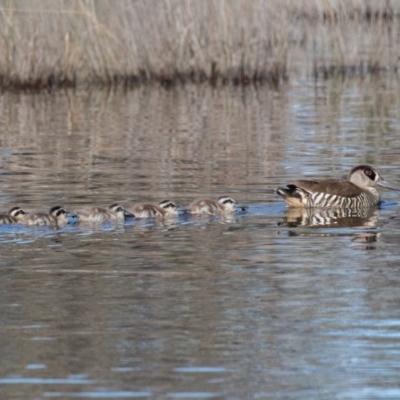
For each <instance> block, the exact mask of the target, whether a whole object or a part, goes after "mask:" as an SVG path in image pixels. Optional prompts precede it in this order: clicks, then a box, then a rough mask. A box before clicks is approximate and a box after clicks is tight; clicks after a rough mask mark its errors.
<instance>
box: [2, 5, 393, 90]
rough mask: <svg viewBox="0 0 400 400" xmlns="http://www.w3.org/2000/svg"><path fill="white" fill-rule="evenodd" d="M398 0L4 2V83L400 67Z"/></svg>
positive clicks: (232, 79) (255, 77)
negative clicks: (377, 0)
mask: <svg viewBox="0 0 400 400" xmlns="http://www.w3.org/2000/svg"><path fill="white" fill-rule="evenodd" d="M399 21H400V3H399V2H397V1H396V0H387V1H379V2H376V1H373V0H371V1H367V0H269V1H265V0H254V1H248V0H229V1H228V0H215V1H206V0H200V1H199V0H163V1H159V0H137V1H131V0H118V1H107V0H101V1H96V0H29V1H28V0H15V1H14V0H13V1H11V0H3V1H0V87H2V88H11V89H12V88H33V89H34V88H51V87H62V86H77V85H91V86H93V85H100V86H114V85H117V86H119V85H123V86H128V87H129V86H132V85H135V84H139V83H143V82H152V81H156V82H161V83H164V84H175V83H184V82H188V81H190V82H210V83H211V84H224V83H234V84H249V83H258V82H269V83H273V84H279V83H281V82H282V81H285V80H287V79H289V78H290V79H300V78H309V77H315V78H325V79H326V78H329V77H331V76H332V75H346V76H348V75H354V74H356V75H364V74H373V73H377V72H382V71H385V72H391V73H396V72H397V69H398V67H397V64H398V54H400V52H399V50H400V45H399V39H398V35H397V32H398V31H399V28H400V27H399Z"/></svg>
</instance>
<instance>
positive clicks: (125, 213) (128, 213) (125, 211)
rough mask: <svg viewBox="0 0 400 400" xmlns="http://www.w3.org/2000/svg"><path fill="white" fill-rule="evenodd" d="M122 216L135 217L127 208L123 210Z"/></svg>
mask: <svg viewBox="0 0 400 400" xmlns="http://www.w3.org/2000/svg"><path fill="white" fill-rule="evenodd" d="M124 216H125V218H135V216H134V215H133V214H132V213H131V212H129V211H128V210H124Z"/></svg>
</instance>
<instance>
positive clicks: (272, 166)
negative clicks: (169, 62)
mask: <svg viewBox="0 0 400 400" xmlns="http://www.w3.org/2000/svg"><path fill="white" fill-rule="evenodd" d="M398 93H400V91H399V90H398V83H397V82H396V81H395V82H387V81H363V82H356V81H349V82H344V83H343V82H331V83H326V84H319V85H317V86H315V85H314V84H313V82H297V83H296V82H295V83H293V84H292V85H291V86H290V87H287V88H284V90H282V91H273V90H271V89H268V88H267V87H259V88H245V89H242V88H227V87H226V88H220V89H209V88H204V87H190V86H189V87H186V88H181V89H177V90H164V89H159V88H151V89H146V88H142V89H138V90H135V91H130V92H91V93H88V92H74V91H67V92H56V93H48V94H40V95H30V94H3V95H2V96H1V97H0V108H1V120H0V129H1V133H2V134H1V136H0V174H1V180H0V182H1V200H2V210H3V211H7V210H8V209H9V208H11V207H12V206H14V205H21V206H23V207H24V208H26V209H28V210H47V209H48V208H49V207H50V206H52V205H56V204H62V205H64V206H65V207H66V208H68V209H71V210H74V209H75V208H79V207H81V206H84V205H103V206H106V205H108V204H110V203H112V202H115V201H117V202H120V203H121V204H123V205H125V206H129V205H131V204H134V203H135V202H137V201H152V202H158V201H160V200H162V199H165V198H170V199H172V200H174V201H176V202H177V203H179V204H181V205H183V206H184V205H187V204H188V203H189V202H190V201H192V200H193V199H195V198H197V197H203V196H206V197H213V198H216V197H218V196H220V195H225V194H226V195H231V196H232V197H234V198H235V199H236V200H238V201H240V202H242V203H244V204H246V205H248V206H249V210H248V212H247V213H240V214H238V215H236V216H234V217H232V218H215V217H205V218H190V217H188V216H183V217H180V218H176V219H172V220H169V221H164V222H162V221H152V220H142V221H135V220H134V221H130V222H128V223H127V224H125V225H123V226H117V227H114V226H112V225H106V226H101V227H93V226H79V225H77V224H75V225H71V226H68V227H66V228H63V229H60V230H54V229H50V228H47V227H38V228H28V227H16V226H12V227H10V226H5V227H0V264H1V270H0V271H1V280H0V308H1V312H0V349H1V357H0V393H1V397H2V398H15V399H20V398H24V399H38V398H112V399H118V398H172V399H174V398H175V399H182V398H184V399H193V398H195V399H208V398H221V399H222V398H230V399H243V398H253V399H258V398H271V399H277V398H282V399H291V398H293V399H303V398H310V399H311V398H315V399H321V398H338V399H368V398H371V399H372V398H373V399H375V398H385V399H387V398H394V399H395V398H399V397H400V390H399V380H398V376H399V373H400V364H399V361H398V360H399V354H400V345H399V337H400V311H399V310H400V308H399V304H400V294H399V293H400V292H399V290H398V288H399V285H400V279H399V276H400V262H399V256H400V247H399V245H398V243H399V239H400V216H398V210H399V209H400V201H399V194H398V193H396V192H390V191H387V190H381V193H382V198H383V204H382V207H381V208H379V209H378V208H377V209H371V210H368V211H367V212H365V213H360V214H359V215H350V216H349V215H341V214H335V215H333V214H332V213H329V212H325V213H319V214H318V213H310V212H292V211H287V210H286V208H285V205H284V203H283V201H282V200H281V199H280V198H279V197H277V196H276V195H275V194H274V193H273V190H274V188H275V187H276V186H278V185H282V184H285V183H286V182H288V181H290V180H291V179H295V178H299V177H303V178H312V177H320V176H321V177H342V176H343V175H344V174H346V173H347V172H348V171H349V170H350V169H351V168H352V167H353V166H354V165H357V164H359V163H371V164H373V165H374V166H376V167H377V168H378V169H379V171H380V172H381V173H382V175H383V176H384V178H385V179H386V180H388V181H392V182H393V183H397V184H398V185H400V175H399V174H398V165H399V159H400V140H399V138H398V131H399V128H400V126H399V116H400V114H399V111H400V110H399V104H400V102H399V101H398V100H399V98H398V97H399V94H398Z"/></svg>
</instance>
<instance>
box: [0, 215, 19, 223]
mask: <svg viewBox="0 0 400 400" xmlns="http://www.w3.org/2000/svg"><path fill="white" fill-rule="evenodd" d="M17 223H18V221H17V220H16V218H14V217H12V216H11V215H10V214H0V225H10V224H17Z"/></svg>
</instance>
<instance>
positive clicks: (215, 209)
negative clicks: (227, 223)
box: [189, 196, 248, 215]
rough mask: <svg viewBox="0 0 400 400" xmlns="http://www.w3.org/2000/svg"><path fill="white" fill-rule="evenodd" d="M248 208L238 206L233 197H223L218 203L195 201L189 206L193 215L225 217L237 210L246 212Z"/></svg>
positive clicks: (203, 200) (204, 200) (213, 201)
mask: <svg viewBox="0 0 400 400" xmlns="http://www.w3.org/2000/svg"><path fill="white" fill-rule="evenodd" d="M247 208H248V207H246V206H242V205H240V204H238V203H237V202H236V201H235V200H233V199H232V197H229V196H221V197H219V198H218V200H217V201H215V200H211V199H199V200H195V201H193V202H192V203H190V205H189V210H190V212H191V213H192V214H208V215H224V214H232V213H234V212H235V211H237V210H241V211H245V210H247Z"/></svg>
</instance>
